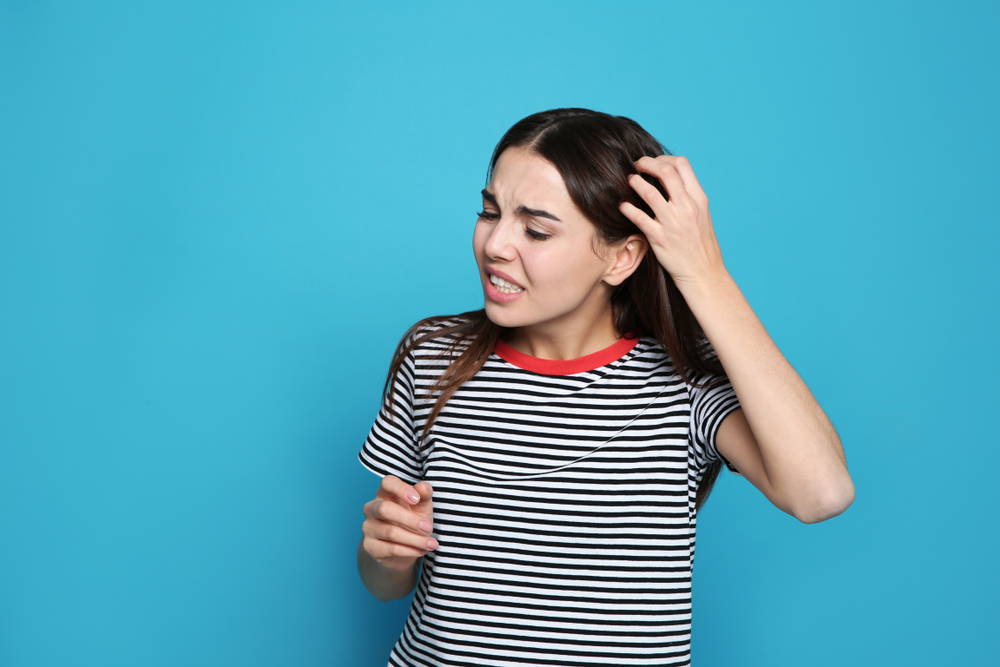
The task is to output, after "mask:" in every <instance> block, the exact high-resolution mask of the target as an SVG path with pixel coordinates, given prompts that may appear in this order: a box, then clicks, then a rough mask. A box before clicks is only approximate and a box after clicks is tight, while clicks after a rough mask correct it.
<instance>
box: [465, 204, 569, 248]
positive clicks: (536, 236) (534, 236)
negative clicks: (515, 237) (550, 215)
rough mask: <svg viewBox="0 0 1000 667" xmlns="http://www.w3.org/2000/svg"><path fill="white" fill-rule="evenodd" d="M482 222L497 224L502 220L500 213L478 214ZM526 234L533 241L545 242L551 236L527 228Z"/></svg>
mask: <svg viewBox="0 0 1000 667" xmlns="http://www.w3.org/2000/svg"><path fill="white" fill-rule="evenodd" d="M476 215H477V216H478V217H479V218H480V219H481V220H489V221H490V222H496V221H497V220H499V219H500V214H499V213H494V212H493V211H487V210H485V209H484V210H482V211H480V212H479V213H477V214H476ZM524 233H525V234H527V235H528V238H530V239H531V240H532V241H544V240H545V239H547V238H549V237H550V236H551V234H546V233H544V232H540V231H538V230H535V229H532V228H531V227H525V228H524Z"/></svg>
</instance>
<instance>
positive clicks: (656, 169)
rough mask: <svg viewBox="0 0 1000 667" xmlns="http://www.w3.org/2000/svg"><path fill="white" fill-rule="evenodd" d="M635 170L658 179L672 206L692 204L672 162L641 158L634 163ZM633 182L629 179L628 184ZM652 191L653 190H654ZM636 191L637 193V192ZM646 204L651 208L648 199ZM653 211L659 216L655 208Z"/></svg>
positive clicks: (689, 194) (651, 204) (689, 195)
mask: <svg viewBox="0 0 1000 667" xmlns="http://www.w3.org/2000/svg"><path fill="white" fill-rule="evenodd" d="M661 157H675V156H661ZM635 168H636V170H638V171H639V172H640V173H645V174H649V175H650V176H653V177H654V178H656V179H658V180H659V181H660V183H662V184H663V187H664V188H665V189H666V191H667V195H668V196H669V198H670V200H671V201H673V203H674V204H680V205H683V206H690V205H691V204H693V203H694V202H693V201H692V199H691V193H689V192H688V190H687V188H686V187H685V185H684V181H683V180H682V179H681V175H680V173H678V171H677V167H676V166H675V165H674V163H673V162H666V161H663V160H658V159H655V158H651V157H641V158H639V159H638V160H637V161H636V163H635ZM634 180H635V179H630V180H629V183H632V182H633V181H634ZM653 189H654V190H655V189H656V188H653ZM636 191H637V192H638V190H636ZM640 194H642V193H640ZM661 197H662V195H661ZM643 199H645V197H643ZM646 203H647V204H649V205H650V206H651V207H652V206H653V203H652V202H651V201H649V200H648V199H647V200H646ZM653 211H654V212H655V213H656V214H657V216H659V215H660V212H659V211H658V210H657V209H656V208H653Z"/></svg>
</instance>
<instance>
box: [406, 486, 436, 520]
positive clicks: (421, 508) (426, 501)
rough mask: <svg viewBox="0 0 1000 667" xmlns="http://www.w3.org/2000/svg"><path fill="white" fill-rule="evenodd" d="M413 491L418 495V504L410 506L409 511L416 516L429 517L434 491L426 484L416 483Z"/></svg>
mask: <svg viewBox="0 0 1000 667" xmlns="http://www.w3.org/2000/svg"><path fill="white" fill-rule="evenodd" d="M413 490H414V491H416V492H417V493H419V494H420V502H418V503H416V504H415V505H410V507H411V509H412V510H413V511H414V512H416V513H417V514H422V515H424V516H427V517H429V516H431V514H432V509H431V497H432V496H433V495H434V489H433V488H432V487H431V485H430V484H428V483H427V482H417V483H416V484H415V485H414V487H413Z"/></svg>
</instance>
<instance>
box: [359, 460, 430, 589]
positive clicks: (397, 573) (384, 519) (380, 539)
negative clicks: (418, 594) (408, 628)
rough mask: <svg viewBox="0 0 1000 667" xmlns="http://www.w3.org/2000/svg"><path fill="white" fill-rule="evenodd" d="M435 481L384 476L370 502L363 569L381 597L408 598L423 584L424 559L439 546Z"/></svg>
mask: <svg viewBox="0 0 1000 667" xmlns="http://www.w3.org/2000/svg"><path fill="white" fill-rule="evenodd" d="M432 492H433V491H432V489H431V485H430V484H428V483H427V482H420V483H418V484H417V485H416V486H410V485H409V484H407V483H406V482H404V481H403V480H401V479H399V478H398V477H395V476H394V475H386V476H385V477H383V478H382V483H381V484H380V485H379V488H378V492H377V493H376V494H375V499H374V500H371V501H369V502H367V503H365V509H364V512H365V522H364V524H363V525H362V527H361V530H362V532H363V533H364V537H363V538H362V539H361V544H359V545H358V573H359V574H360V575H361V581H362V582H363V583H364V585H365V588H367V589H368V591H369V592H370V593H371V594H372V595H374V596H375V597H376V598H378V599H379V600H396V599H398V598H402V597H406V596H407V595H409V594H410V591H412V590H413V587H414V586H415V585H416V583H417V571H418V569H419V561H420V559H421V558H422V557H423V556H424V554H426V553H427V552H428V551H433V550H434V549H437V547H438V543H437V540H435V539H434V538H433V537H431V531H432V530H433V521H434V518H433V511H432V507H431V494H432Z"/></svg>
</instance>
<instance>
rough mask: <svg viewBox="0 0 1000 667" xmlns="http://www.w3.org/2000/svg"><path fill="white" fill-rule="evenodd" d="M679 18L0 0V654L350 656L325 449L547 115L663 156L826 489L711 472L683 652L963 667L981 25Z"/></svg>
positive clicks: (984, 653)
mask: <svg viewBox="0 0 1000 667" xmlns="http://www.w3.org/2000/svg"><path fill="white" fill-rule="evenodd" d="M428 4H429V3H428ZM692 4H694V3H679V2H678V3H674V2H669V3H652V2H634V3H590V2H579V1H577V2H572V3H570V2H566V3H558V4H557V3H545V2H543V3H537V2H502V3H450V4H447V3H435V4H434V5H433V6H432V7H429V6H424V5H425V3H399V4H398V5H396V4H392V3H389V4H383V3H312V4H294V6H293V5H292V4H289V3H283V4H282V3H273V4H271V5H268V4H260V3H247V2H238V3H237V2H233V3H229V4H218V3H204V2H190V3H178V2H154V3H126V2H120V3H101V4H96V3H66V4H56V3H47V2H39V3H24V2H12V1H3V2H0V665H4V666H8V665H9V666H11V667H42V666H44V667H49V666H64V665H74V666H88V667H89V666H101V667H114V666H123V667H124V666H129V667H131V666H134V665H151V666H153V665H155V666H161V665H162V666H174V665H241V666H244V665H245V666H256V665H297V666H298V665H301V666H309V665H349V666H355V665H357V666H361V667H369V666H372V667H375V666H379V667H381V665H384V664H385V657H386V654H387V653H388V650H389V648H390V646H391V645H392V643H393V642H394V641H395V638H396V636H397V634H398V632H399V630H400V628H401V626H402V622H403V619H404V616H405V613H406V607H407V604H406V603H405V602H397V603H392V604H382V603H378V602H376V601H375V600H374V599H372V598H370V597H369V596H368V595H367V594H366V592H365V591H364V589H363V588H362V586H361V584H360V583H359V581H358V579H357V575H356V573H355V567H354V554H355V547H356V544H357V541H358V538H359V536H360V521H361V505H362V504H363V502H364V501H365V500H367V499H368V497H369V496H370V494H372V493H373V492H374V489H375V486H376V483H377V480H376V478H375V477H374V476H372V475H371V474H369V473H367V472H365V471H364V470H363V469H362V468H361V467H360V465H359V464H358V463H357V461H356V459H355V455H356V451H357V449H358V447H359V446H360V444H361V441H362V440H363V438H364V435H365V433H366V432H367V430H368V428H369V426H370V423H371V420H372V419H373V417H374V415H375V412H376V410H377V408H378V403H379V396H380V390H381V386H382V382H383V379H384V377H383V376H384V373H385V370H386V368H387V365H388V361H389V356H390V353H391V350H392V347H393V345H394V344H395V342H396V340H397V339H398V337H399V335H400V334H401V333H402V332H403V331H404V330H405V328H406V327H407V326H408V325H409V324H411V323H412V322H414V321H415V320H417V319H418V318H421V317H424V316H427V315H431V314H441V313H448V312H457V311H462V310H467V309H471V308H475V307H478V306H479V305H480V304H481V298H482V297H481V294H480V291H479V287H478V285H477V281H476V275H475V269H474V264H473V261H472V255H471V252H470V240H471V230H472V224H473V221H474V212H475V211H476V210H477V207H478V205H479V203H480V202H479V197H478V192H479V189H480V188H481V187H482V185H483V182H484V175H485V169H486V163H487V160H488V157H489V153H490V151H491V149H492V147H493V145H494V143H495V142H496V141H497V139H498V138H499V137H500V135H501V134H502V132H503V131H504V130H505V129H506V128H507V127H508V126H509V125H511V124H512V123H513V122H514V121H516V120H518V119H519V118H521V117H522V116H524V115H526V114H528V113H531V112H534V111H538V110H541V109H546V108H552V107H559V106H587V107H593V108H597V109H600V110H604V111H609V112H612V113H618V114H624V115H628V116H630V117H633V118H635V119H636V120H638V121H639V122H640V123H642V124H644V125H645V126H646V127H647V128H648V129H649V130H650V131H652V132H653V134H655V135H656V136H657V137H658V138H660V139H661V141H663V142H664V143H665V144H666V145H667V146H668V147H669V148H670V149H671V150H673V151H674V152H675V153H679V154H683V155H687V156H688V157H689V158H690V159H691V161H692V163H693V165H694V167H695V170H696V172H697V174H698V176H699V177H700V179H701V181H702V183H703V185H704V187H705V189H706V191H707V192H708V193H709V196H710V198H711V202H712V211H713V217H714V220H715V222H716V226H717V230H718V235H719V237H720V240H721V242H722V244H723V250H724V253H725V257H726V260H727V264H728V266H729V268H730V271H731V272H732V273H733V274H734V276H735V277H736V279H737V281H738V282H739V283H740V285H741V286H742V287H743V289H744V291H745V293H746V294H747V296H748V298H749V299H750V301H751V303H752V304H753V305H754V307H755V308H756V310H757V312H758V314H759V315H760V316H761V318H762V319H763V321H764V323H765V324H766V325H767V327H768V328H769V330H770V331H771V333H772V335H773V337H774V338H775V340H776V341H777V342H778V344H779V346H781V348H782V349H783V350H784V351H785V352H786V354H787V356H788V357H789V359H790V360H791V361H792V363H793V364H794V365H795V366H796V367H797V368H798V369H799V371H800V372H801V374H802V375H803V376H804V378H805V379H806V381H807V382H808V383H809V384H810V386H811V387H812V389H813V391H814V392H815V394H816V395H817V396H818V397H819V399H820V401H821V403H822V404H823V405H824V406H825V407H826V409H827V411H828V413H829V414H830V416H831V418H832V419H833V421H834V423H835V425H836V426H837V428H838V429H839V431H840V434H841V437H842V438H843V441H844V445H845V449H846V451H847V457H848V461H849V464H850V468H851V471H852V474H853V476H854V479H855V481H856V484H857V489H858V493H857V501H856V502H855V504H854V506H853V507H852V508H851V509H850V510H849V511H848V512H847V513H846V514H844V515H843V516H841V517H838V518H836V519H834V520H832V521H830V522H828V523H826V524H820V525H816V526H803V525H800V524H798V523H797V522H796V521H795V520H794V519H792V518H790V517H787V516H785V515H783V514H781V513H780V512H779V511H778V510H776V509H774V508H772V507H770V506H769V505H768V504H767V502H766V501H765V500H764V499H763V497H762V496H760V495H759V494H758V493H757V492H755V491H754V490H753V489H752V488H751V487H750V486H749V485H748V484H747V483H745V482H744V481H742V480H739V479H737V478H735V477H733V476H728V477H725V478H724V479H723V480H722V481H721V482H720V484H719V487H718V488H717V491H716V492H715V495H714V496H713V497H712V499H711V501H710V502H709V504H708V505H707V508H706V510H705V512H704V514H703V517H702V521H701V522H700V523H701V526H700V528H701V530H700V531H699V544H698V560H697V567H696V569H695V579H696V581H695V609H696V611H695V629H694V655H695V661H696V664H698V665H701V666H709V665H743V666H752V665H767V666H768V667H776V666H783V665H838V666H839V665H847V664H860V665H908V666H917V665H942V664H950V665H986V664H995V662H994V661H995V660H996V650H995V641H994V640H991V639H989V638H990V637H991V636H992V635H993V632H994V631H995V630H996V627H997V623H998V620H1000V619H998V613H997V603H996V601H997V597H998V595H1000V578H998V575H997V571H996V559H997V554H998V553H1000V543H998V534H1000V531H998V530H997V523H998V522H997V519H996V516H997V510H998V509H1000V494H998V492H997V490H996V488H997V487H996V484H995V483H993V482H992V481H991V480H990V478H991V476H992V474H994V471H995V470H996V469H997V467H998V464H1000V456H998V453H997V451H998V447H997V445H998V438H997V435H996V430H995V428H994V424H995V421H994V420H995V416H996V403H997V398H998V392H997V390H996V384H995V378H996V377H997V375H998V372H1000V360H998V353H997V345H996V341H997V338H998V335H1000V326H998V317H997V307H998V299H997V292H998V287H1000V279H998V273H997V271H996V269H995V268H994V267H995V266H996V259H995V258H996V256H997V254H998V251H1000V233H998V223H1000V219H998V218H1000V215H998V213H1000V205H998V203H997V199H996V191H997V184H998V183H1000V169H998V166H997V165H998V161H1000V134H998V130H997V127H998V118H1000V116H998V112H1000V104H998V102H1000V99H998V83H1000V77H998V71H1000V50H998V47H997V39H996V36H997V34H1000V17H998V14H997V11H996V9H995V5H994V4H993V3H986V2H981V3H975V2H959V3H958V4H957V5H956V4H952V5H948V6H947V7H946V6H945V5H943V4H928V3H919V2H918V3H914V2H881V3H879V2H875V3H873V2H853V3H836V5H835V6H834V5H831V6H828V7H818V8H817V7H813V6H811V4H810V6H808V7H807V6H805V3H798V2H784V3H783V2H754V3H742V2H741V3H736V2H733V3H729V4H726V3H722V4H720V3H697V7H696V8H694V7H692V6H691V5H692ZM363 5H365V6H363Z"/></svg>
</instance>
